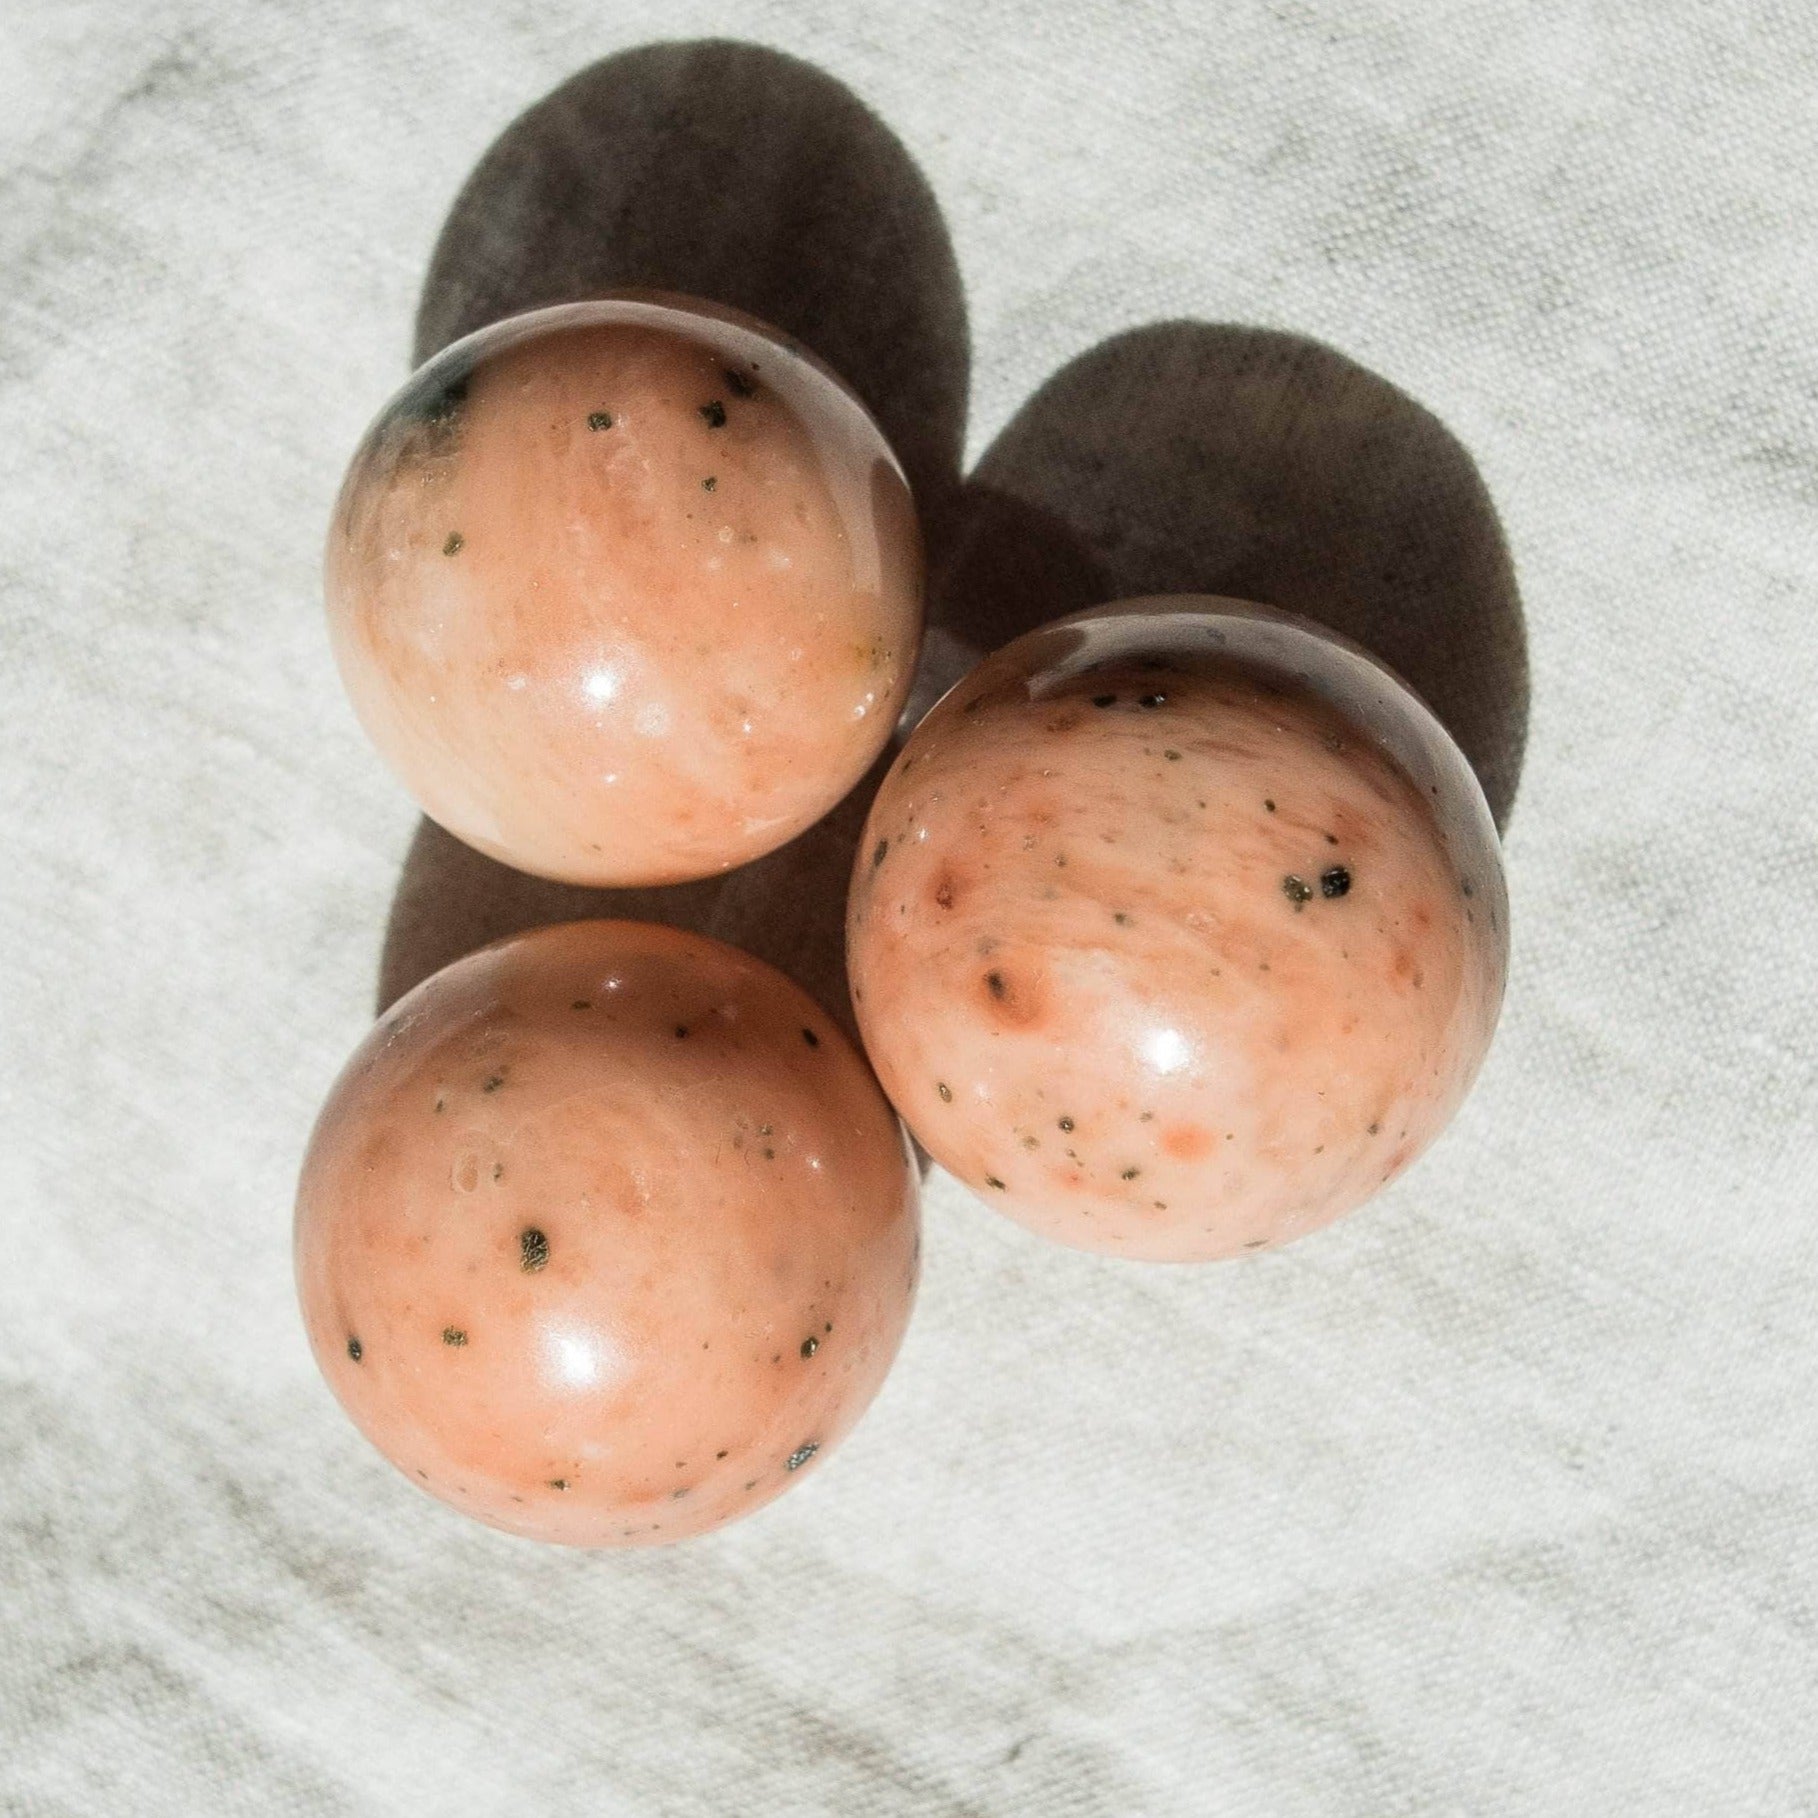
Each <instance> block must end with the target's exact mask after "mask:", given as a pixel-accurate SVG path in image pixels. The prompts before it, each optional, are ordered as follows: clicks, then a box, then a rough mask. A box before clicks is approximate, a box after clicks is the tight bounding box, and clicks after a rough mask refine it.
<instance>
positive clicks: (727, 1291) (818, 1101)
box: [296, 922, 919, 1546]
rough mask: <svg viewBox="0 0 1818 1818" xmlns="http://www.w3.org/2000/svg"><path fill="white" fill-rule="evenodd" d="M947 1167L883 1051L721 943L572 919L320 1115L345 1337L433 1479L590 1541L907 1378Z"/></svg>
mask: <svg viewBox="0 0 1818 1818" xmlns="http://www.w3.org/2000/svg"><path fill="white" fill-rule="evenodd" d="M918 1256H919V1223H918V1215H917V1193H916V1179H915V1175H914V1171H913V1169H912V1168H911V1166H910V1164H909V1161H908V1157H907V1145H906V1144H905V1143H904V1141H903V1137H902V1132H901V1128H900V1126H899V1125H898V1123H897V1121H896V1118H895V1116H894V1115H893V1114H892V1112H891V1110H890V1107H889V1105H888V1104H886V1103H885V1101H884V1097H883V1094H882V1093H881V1092H879V1090H878V1088H877V1084H876V1082H875V1081H874V1080H873V1079H872V1077H871V1074H870V1071H869V1070H868V1069H867V1067H866V1065H865V1063H864V1060H863V1059H862V1058H861V1057H860V1056H859V1054H858V1053H857V1052H856V1051H855V1050H854V1049H853V1047H852V1046H851V1044H850V1043H849V1042H847V1040H846V1039H845V1037H844V1036H842V1035H841V1034H840V1032H839V1030H838V1029H837V1028H835V1027H834V1025H833V1023H832V1022H831V1021H830V1020H829V1019H828V1017H827V1016H826V1015H825V1014H824V1013H823V1012H822V1011H821V1010H820V1009H819V1008H818V1007H817V1006H816V1005H814V1004H813V1003H812V1002H811V1001H810V1000H809V999H808V998H807V997H806V996H805V995H804V994H803V993H802V992H801V991H799V990H797V989H796V987H795V986H794V985H792V984H791V983H790V982H789V981H788V980H787V979H785V978H784V977H783V976H782V974H781V973H779V972H776V971H774V970H772V969H771V968H770V967H768V966H766V965H764V964H763V963H762V962H761V961H758V960H755V959H753V958H751V957H750V956H749V955H747V954H744V953H740V952H739V951H737V950H736V949H735V948H731V947H727V946H724V945H722V944H721V943H719V942H717V941H710V940H706V939H704V938H702V937H701V936H699V935H692V934H683V933H681V932H679V931H677V930H675V929H673V928H660V927H653V926H650V925H647V924H644V923H638V922H572V923H568V924H565V925H563V926H559V927H554V928H544V929H540V930H538V931H537V932H535V933H532V934H525V935H519V936H515V937H514V938H512V939H510V940H506V941H502V942H500V943H499V944H498V945H496V946H493V947H489V948H486V949H484V950H483V951H481V952H479V953H476V954H473V955H471V956H469V957H468V958H466V959H463V960H459V961H457V962H456V963H455V964H454V965H452V966H449V967H448V968H446V970H444V971H442V972H440V973H437V974H436V975H435V977H433V978H431V979H429V980H427V981H426V982H425V983H424V984H422V985H420V986H418V988H417V989H416V990H415V991H413V992H411V993H410V994H409V995H408V996H407V997H405V998H403V999H402V1000H401V1001H400V1002H399V1003H398V1004H397V1005H395V1006H394V1007H393V1008H392V1009H391V1011H389V1012H388V1013H387V1015H386V1016H385V1017H384V1019H383V1020H382V1021H381V1022H380V1023H379V1024H378V1025H377V1027H376V1028H375V1029H374V1030H373V1031H372V1033H371V1034H370V1035H369V1036H368V1037H367V1038H366V1040H365V1041H364V1042H363V1043H362V1044H361V1045H360V1048H359V1049H358V1051H357V1052H356V1053H355V1054H354V1056H353V1058H352V1060H350V1061H349V1062H348V1065H347V1068H346V1070H345V1071H344V1072H343V1073H342V1075H341V1077H340V1079H339V1080H338V1081H337V1082H336V1085H335V1087H334V1090H333V1092H332V1093H331V1095H330V1097H329V1099H328V1103H327V1105H326V1106H325V1107H324V1109H323V1111H322V1114H321V1117H320V1119H319V1120H318V1122H317V1124H316V1129H315V1134H314V1136H313V1138H312V1139H311V1142H310V1146H309V1152H308V1156H307V1158H306V1160H305V1162H304V1166H303V1176H302V1183H301V1187H300V1189H299V1193H298V1199H297V1214H296V1268H297V1281H298V1288H299V1292H300V1295H301V1299H302V1304H303V1313H304V1318H305V1322H306V1324H307V1327H308V1331H309V1337H310V1342H311V1345H312V1347H313V1348H314V1351H315V1354H316V1359H317V1362H318V1363H319V1364H320V1366H321V1369H322V1372H323V1374H324V1375H325V1376H326V1377H327V1378H328V1382H329V1385H330V1387H331V1388H332V1389H333V1390H334V1392H335V1394H336V1395H337V1396H338V1397H339V1398H340V1400H341V1403H342V1405H343V1406H344V1407H345V1408H346V1410H347V1412H348V1413H349V1414H350V1415H351V1416H352V1417H353V1420H354V1422H355V1424H356V1425H357V1426H358V1427H359V1428H360V1430H361V1431H362V1432H363V1433H365V1435H366V1436H367V1438H368V1439H370V1440H371V1441H372V1443H373V1444H374V1445H375V1446H377V1447H378V1449H379V1450H380V1451H381V1452H382V1453H384V1455H385V1456H386V1457H387V1458H388V1459H390V1460H391V1462H392V1463H393V1464H394V1465H396V1466H397V1467H398V1469H399V1470H400V1471H403V1472H404V1473H405V1474H406V1475H407V1476H408V1477H410V1479H411V1480H412V1481H413V1482H415V1483H418V1484H420V1485H421V1486H422V1487H423V1488H424V1489H426V1490H428V1491H429V1492H430V1493H431V1494H432V1495H435V1496H438V1497H440V1498H441V1499H442V1500H443V1501H445V1502H447V1503H450V1504H452V1505H453V1506H454V1507H455V1508H457V1509H460V1510H462V1511H463V1512H464V1513H466V1514H469V1515H472V1516H474V1517H475V1518H476V1519H478V1520H480V1521H483V1522H487V1523H489V1524H490V1525H491V1526H493V1527H498V1528H504V1529H507V1530H509V1531H510V1532H512V1533H515V1534H522V1535H527V1536H530V1537H532V1538H535V1539H539V1540H551V1541H563V1542H567V1543H569V1544H571V1545H576V1546H623V1545H645V1544H654V1543H660V1542H663V1541H669V1540H675V1539H679V1538H682V1537H684V1536H686V1535H691V1534H699V1533H702V1532H704V1531H706V1530H707V1529H710V1528H715V1527H718V1526H720V1525H721V1524H722V1523H723V1522H727V1521H731V1520H733V1519H735V1518H736V1517H738V1516H740V1515H743V1514H746V1513H748V1512H749V1511H751V1510H752V1509H755V1508H757V1507H759V1506H760V1505H761V1504H763V1503H766V1502H768V1501H769V1500H770V1499H771V1498H772V1497H773V1496H776V1495H777V1494H778V1493H779V1492H781V1491H782V1490H784V1489H786V1488H787V1487H788V1486H789V1485H790V1484H792V1483H795V1482H797V1481H799V1480H800V1478H801V1477H802V1476H803V1475H805V1474H806V1472H807V1471H808V1470H809V1469H811V1468H812V1467H813V1466H814V1465H815V1464H818V1463H819V1462H820V1460H822V1459H824V1458H825V1457H826V1456H827V1454H828V1453H829V1452H830V1451H831V1450H832V1449H833V1448H834V1446H836V1445H837V1444H838V1443H839V1441H840V1439H841V1438H842V1437H843V1436H844V1435H845V1433H846V1432H847V1431H848V1430H849V1429H850V1428H851V1427H852V1425H853V1424H854V1423H855V1422H856V1421H857V1419H858V1418H859V1416H860V1415H861V1414H862V1413H863V1412H864V1410H865V1408H866V1407H867V1406H868V1405H869V1403H870V1401H871V1399H872V1397H873V1396H874V1395H875V1394H876V1393H877V1390H878V1388H879V1386H880V1384H881V1383H882V1382H883V1380H884V1376H885V1373H886V1372H887V1371H888V1369H889V1367H890V1364H891V1361H892V1359H893V1358H894V1357H895V1355H896V1351H897V1346H898V1344H899V1343H900V1341H901V1339H902V1336H903V1329H904V1326H905V1325H906V1323H907V1321H908V1317H909V1308H910V1303H911V1301H912V1299H913V1297H914V1291H915V1282H916V1272H917V1265H918Z"/></svg>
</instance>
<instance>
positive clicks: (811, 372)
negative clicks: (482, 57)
mask: <svg viewBox="0 0 1818 1818" xmlns="http://www.w3.org/2000/svg"><path fill="white" fill-rule="evenodd" d="M327 570H328V613H329V627H330V631H331V633H332V635H333V638H334V646H335V655H336V657H337V659H338V661H339V663H340V668H341V674H342V678H343V680H344V681H345V682H346V684H347V688H348V692H349V694H350V695H351V696H352V699H353V703H354V706H355V708H356V710H357V711H358V713H359V715H360V718H361V721H362V723H363V724H364V725H365V727H366V729H367V731H368V732H369V733H370V734H371V735H372V737H373V739H374V741H375V743H376V744H377V745H378V746H379V749H380V750H381V751H382V752H383V753H384V754H385V756H386V757H387V759H388V760H389V761H390V762H391V764H392V765H393V767H394V768H395V769H396V770H397V771H398V773H399V775H400V776H402V777H403V779H404V781H405V782H406V783H407V784H408V785H409V787H410V789H411V791H412V793H413V794H414V795H415V796H416V798H417V800H418V801H419V802H420V803H421V804H422V805H423V807H424V808H425V809H426V810H427V811H428V812H429V813H430V814H431V815H432V816H433V817H434V818H435V819H436V820H437V821H438V822H439V823H440V824H441V825H443V826H444V827H446V828H448V830H449V831H450V832H452V833H454V834H456V835H458V836H459V837H460V838H462V839H464V840H466V841H467V842H468V843H469V844H471V845H474V846H477V847H478V848H479V849H480V850H481V851H483V852H486V853H488V854H490V855H491V856H492V857H494V858H497V859H501V860H504V861H506V862H507V863H510V864H513V865H515V866H517V868H518V869H520V870H523V871H529V872H533V873H536V874H538V875H540V876H545V877H553V878H559V879H561V880H563V881H564V882H567V883H578V884H653V883H655V884H667V883H676V882H679V881H682V880H684V879H688V878H696V877H704V876H707V875H709V874H711V873H714V872H719V871H727V870H730V869H731V868H732V867H733V866H734V865H739V864H743V863H745V862H747V861H748V860H751V859H754V858H758V857H760V856H762V855H763V854H764V853H766V852H769V851H772V850H773V849H774V848H776V847H778V846H780V845H782V844H783V843H784V842H785V841H787V840H789V839H792V838H793V837H794V836H795V835H796V834H798V833H800V832H802V831H803V829H804V828H806V827H808V826H811V825H812V824H813V823H814V822H815V821H818V820H819V819H820V818H821V817H822V816H823V815H824V814H826V812H827V811H828V810H829V809H830V808H832V807H833V805H834V804H835V803H836V802H838V801H839V800H840V798H841V797H842V796H844V795H845V794H846V793H847V791H848V790H850V789H851V787H852V786H853V784H854V783H856V782H857V781H858V779H859V778H860V777H861V776H862V775H864V773H865V771H866V770H867V769H868V768H869V766H870V764H871V760H872V759H873V758H874V757H876V756H877V754H878V752H879V751H880V750H881V749H882V748H883V745H884V742H885V740H886V739H887V738H888V737H889V736H890V728H891V726H892V724H893V723H894V722H895V720H896V717H897V715H898V713H899V712H900V711H901V709H902V706H903V702H904V700H905V699H906V698H907V696H908V693H909V683H910V679H911V677H912V676H913V675H914V673H915V659H916V653H917V651H918V649H919V648H920V644H921V629H922V567H921V539H920V535H919V532H918V530H917V527H916V522H915V510H914V506H913V505H912V504H911V502H910V498H909V489H908V485H907V483H906V481H905V480H904V478H903V474H902V470H901V469H900V468H899V467H898V466H897V463H896V459H895V457H894V456H893V455H892V454H891V452H890V450H889V448H888V446H887V445H886V444H885V442H884V439H883V437H882V436H881V435H880V434H879V432H878V429H877V426H876V425H875V424H874V423H873V422H872V421H871V419H870V418H869V417H868V416H867V415H866V414H865V410H864V406H863V405H861V404H860V403H859V402H858V400H857V399H856V398H854V397H853V396H852V394H851V393H850V392H849V391H847V389H846V388H845V387H844V385H842V384H841V383H840V381H839V380H838V379H837V378H835V377H834V376H833V375H832V374H831V373H830V372H828V371H827V370H826V369H825V368H824V367H822V366H821V365H820V364H818V363H817V362H816V361H815V360H814V359H813V357H812V356H811V355H809V354H806V353H804V352H803V351H802V350H801V349H800V348H799V347H797V346H794V345H792V344H790V343H789V342H788V341H787V339H786V337H783V336H781V335H778V334H776V333H773V332H771V331H770V330H768V329H766V328H765V327H764V326H763V325H762V324H761V323H758V322H755V321H753V320H752V319H751V318H749V317H744V316H740V315H738V314H737V313H736V312H729V311H727V310H725V309H723V308H719V307H716V306H711V305H706V304H700V303H695V302H691V301H690V300H688V299H686V298H679V297H669V296H662V295H654V294H635V293H634V294H633V295H630V296H625V297H620V298H616V299H613V300H609V301H600V302H594V303H581V304H571V305H569V306H567V307H565V308H561V309H553V310H540V311H532V312H529V313H527V314H525V315H523V316H517V317H512V318H510V319H508V320H507V321H505V322H503V323H500V324H498V325H496V326H495V327H493V328H490V329H483V330H481V331H479V332H478V333H477V334H474V335H471V336H469V337H467V338H466V339H465V340H463V341H461V342H459V343H457V344H456V345H455V346H454V347H451V348H449V349H447V350H446V351H444V352H443V353H441V354H440V355H438V356H437V357H436V358H435V359H434V360H432V361H430V362H429V363H428V364H426V365H425V366H424V367H423V368H422V369H421V370H420V371H419V372H418V373H417V374H415V375H414V376H413V378H412V379H411V381H410V382H409V383H408V384H407V385H406V386H405V387H404V389H403V390H402V391H401V392H399V393H398V394H397V396H396V397H394V398H393V399H392V400H391V402H390V403H389V404H387V405H386V407H385V408H384V410H382V411H381V412H380V413H379V416H378V418H377V420H376V421H375V422H374V423H373V425H372V427H371V428H370V429H369V430H368V431H367V434H366V436H365V438H364V439H363V441H362V443H361V446H360V448H359V450H358V452H357V453H356V454H355V456H354V459H353V462H352V465H351V466H350V468H349V470H348V475H347V479H346V482H345V483H344V485H343V487H342V490H341V496H340V499H339V501H338V503H337V505H336V508H335V514H334V521H333V523H332V524H331V526H330V528H329V534H328V560H327Z"/></svg>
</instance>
